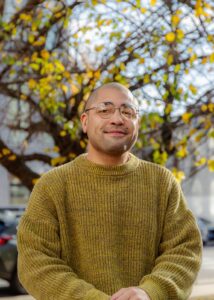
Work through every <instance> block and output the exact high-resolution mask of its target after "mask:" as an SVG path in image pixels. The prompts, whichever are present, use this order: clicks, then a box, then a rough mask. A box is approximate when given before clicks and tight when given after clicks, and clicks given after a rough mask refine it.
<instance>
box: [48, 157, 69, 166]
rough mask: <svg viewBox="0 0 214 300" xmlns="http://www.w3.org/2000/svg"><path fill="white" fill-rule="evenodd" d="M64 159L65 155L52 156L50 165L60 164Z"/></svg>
mask: <svg viewBox="0 0 214 300" xmlns="http://www.w3.org/2000/svg"><path fill="white" fill-rule="evenodd" d="M65 161H66V157H63V156H59V157H54V158H52V159H51V165H52V166H56V165H61V164H63V163H64V162H65Z"/></svg>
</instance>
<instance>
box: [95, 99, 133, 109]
mask: <svg viewBox="0 0 214 300" xmlns="http://www.w3.org/2000/svg"><path fill="white" fill-rule="evenodd" d="M99 104H104V105H108V104H113V105H115V104H114V103H113V102H111V101H104V102H100V103H98V105H99ZM120 106H128V107H134V108H136V109H137V106H136V105H134V104H131V103H122V104H121V105H120Z"/></svg>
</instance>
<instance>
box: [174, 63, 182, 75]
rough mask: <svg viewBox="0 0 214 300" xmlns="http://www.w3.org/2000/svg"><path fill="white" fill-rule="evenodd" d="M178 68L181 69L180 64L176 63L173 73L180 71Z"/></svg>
mask: <svg viewBox="0 0 214 300" xmlns="http://www.w3.org/2000/svg"><path fill="white" fill-rule="evenodd" d="M180 69H181V65H179V64H178V65H176V66H175V69H174V71H175V73H178V72H179V71H180Z"/></svg>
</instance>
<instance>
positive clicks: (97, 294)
mask: <svg viewBox="0 0 214 300" xmlns="http://www.w3.org/2000/svg"><path fill="white" fill-rule="evenodd" d="M84 299H87V300H109V299H110V296H108V295H106V294H105V293H103V292H101V291H99V290H97V289H90V291H88V293H87V294H86V296H85V298H84Z"/></svg>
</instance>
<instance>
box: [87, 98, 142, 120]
mask: <svg viewBox="0 0 214 300" xmlns="http://www.w3.org/2000/svg"><path fill="white" fill-rule="evenodd" d="M92 109H95V110H96V113H97V114H98V115H99V116H100V117H101V118H103V119H110V118H111V117H112V116H113V115H114V113H115V111H116V109H118V110H119V112H120V114H121V116H122V117H124V118H125V119H128V120H134V119H136V118H137V115H138V109H137V108H136V107H135V106H132V105H131V104H126V103H124V104H122V105H121V106H120V107H116V106H115V105H114V104H113V103H112V102H103V103H99V104H97V105H96V106H93V107H90V108H87V109H86V110H85V112H87V111H90V110H92Z"/></svg>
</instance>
